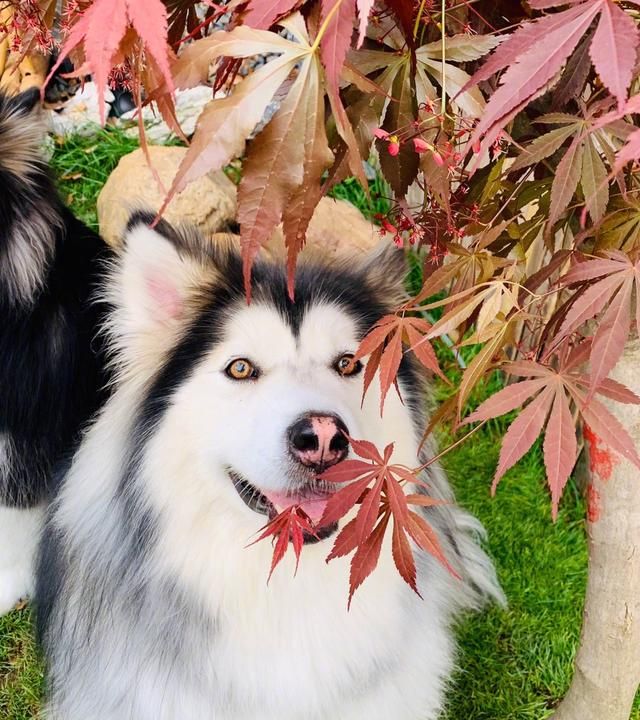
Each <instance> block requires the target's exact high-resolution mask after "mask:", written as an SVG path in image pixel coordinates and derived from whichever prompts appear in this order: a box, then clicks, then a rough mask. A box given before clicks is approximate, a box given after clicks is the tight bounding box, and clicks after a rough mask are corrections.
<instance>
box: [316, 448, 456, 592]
mask: <svg viewBox="0 0 640 720" xmlns="http://www.w3.org/2000/svg"><path fill="white" fill-rule="evenodd" d="M350 443H351V447H352V448H353V450H354V452H355V453H356V455H358V456H359V457H361V458H364V459H363V460H356V459H353V460H345V461H343V462H341V463H339V464H338V465H335V466H333V467H332V468H329V469H328V470H327V471H325V472H324V473H323V475H322V479H323V480H325V481H326V482H334V483H345V482H346V483H347V484H346V485H345V487H343V488H341V489H340V490H338V491H336V492H335V493H334V494H333V495H331V496H330V498H329V501H328V502H327V506H326V508H325V511H324V514H323V516H322V518H321V519H320V521H319V523H318V526H319V527H326V526H328V525H332V524H333V523H335V522H336V521H337V520H339V519H340V518H342V517H344V516H345V515H346V514H347V513H349V512H350V511H351V510H352V509H353V508H354V507H355V505H356V504H359V505H360V508H359V510H358V511H357V514H356V516H355V517H354V518H353V519H352V520H350V521H349V522H348V523H347V524H346V525H345V526H344V527H343V528H342V530H341V531H340V532H339V533H338V536H337V537H336V540H335V542H334V545H333V548H332V550H331V552H330V553H329V556H328V557H327V562H329V561H330V560H333V559H334V558H337V557H342V556H344V555H348V554H349V553H351V552H354V551H355V552H354V555H353V557H352V559H351V572H350V577H349V601H348V604H349V605H351V600H352V598H353V594H354V593H355V591H356V590H357V589H358V587H360V585H362V583H363V582H364V581H365V580H366V578H367V577H368V576H369V575H370V574H371V573H372V572H373V571H374V570H375V568H376V565H377V564H378V559H379V557H380V550H381V548H382V541H383V539H384V536H385V533H386V530H387V527H388V525H389V521H390V520H393V535H392V555H393V561H394V563H395V566H396V568H397V570H398V572H399V573H400V575H401V577H402V578H403V580H404V581H405V582H406V583H407V584H408V585H409V587H411V588H412V590H413V591H414V592H415V593H417V594H418V595H419V594H420V593H419V592H418V586H417V583H416V565H415V560H414V557H413V550H412V548H411V544H410V542H409V540H412V541H413V543H415V545H417V546H418V547H419V548H420V549H421V550H423V551H424V552H427V553H429V554H430V555H433V556H434V557H435V558H437V559H438V560H439V561H440V562H441V563H442V564H443V565H444V566H445V567H446V568H448V570H449V571H450V572H451V573H453V574H454V575H455V572H454V571H453V569H452V568H451V566H450V565H449V563H448V562H447V559H446V558H445V556H444V553H443V551H442V547H441V545H440V541H439V540H438V536H437V534H436V533H435V531H434V530H433V528H431V527H430V525H429V524H428V522H427V521H426V519H425V518H424V517H423V516H422V515H420V514H418V513H416V512H414V511H413V510H411V509H410V505H418V506H422V507H428V506H432V505H438V504H440V502H441V501H439V500H434V499H433V498H430V497H429V496H428V495H426V494H424V493H411V494H409V495H405V492H404V487H406V486H407V484H409V485H410V486H412V485H416V484H417V485H418V486H421V485H423V483H422V482H421V481H420V480H419V479H418V478H417V472H418V471H417V470H410V469H408V468H406V467H404V466H402V465H392V464H390V460H391V456H392V454H393V444H390V445H387V447H386V448H385V449H384V452H383V453H382V455H381V454H380V452H379V451H378V449H377V448H376V447H375V445H373V443H370V442H368V441H366V440H353V439H350Z"/></svg>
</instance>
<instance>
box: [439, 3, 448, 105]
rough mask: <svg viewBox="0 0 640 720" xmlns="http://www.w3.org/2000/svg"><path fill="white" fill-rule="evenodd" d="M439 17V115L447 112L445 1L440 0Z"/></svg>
mask: <svg viewBox="0 0 640 720" xmlns="http://www.w3.org/2000/svg"><path fill="white" fill-rule="evenodd" d="M440 12H441V15H440V26H441V27H440V33H441V51H442V85H441V87H442V98H441V100H440V113H441V114H442V115H444V114H445V112H446V110H447V63H446V59H447V33H446V20H447V3H446V0H442V5H441V10H440Z"/></svg>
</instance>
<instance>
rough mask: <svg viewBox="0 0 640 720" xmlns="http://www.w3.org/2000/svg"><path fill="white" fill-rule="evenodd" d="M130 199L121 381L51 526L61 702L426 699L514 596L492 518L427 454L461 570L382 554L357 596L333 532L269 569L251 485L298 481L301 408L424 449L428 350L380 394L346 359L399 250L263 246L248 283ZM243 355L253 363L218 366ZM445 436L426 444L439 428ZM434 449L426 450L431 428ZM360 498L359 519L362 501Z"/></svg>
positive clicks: (425, 714)
mask: <svg viewBox="0 0 640 720" xmlns="http://www.w3.org/2000/svg"><path fill="white" fill-rule="evenodd" d="M147 221H148V218H144V217H140V216H138V217H135V218H134V219H133V220H132V221H131V223H130V226H129V230H128V232H127V235H126V238H125V249H124V253H123V256H122V258H121V259H119V261H118V263H117V265H116V266H115V267H114V270H113V273H112V276H111V279H110V282H109V284H108V298H109V301H110V302H112V303H113V304H114V305H115V311H114V314H113V316H112V317H111V320H110V335H111V343H112V350H113V352H114V362H115V365H116V368H117V376H118V377H117V380H116V382H115V389H114V392H113V395H112V396H111V397H110V399H109V400H108V401H107V403H106V405H105V406H104V408H103V409H102V410H101V412H100V413H99V415H98V417H97V419H96V421H95V422H94V424H93V425H92V427H91V428H90V429H89V431H88V433H87V434H86V436H85V438H84V440H83V442H82V445H81V447H80V449H79V451H78V453H77V454H76V456H75V458H74V460H73V463H72V465H71V468H70V470H69V472H68V475H67V476H66V478H65V481H64V483H63V485H62V488H61V491H60V494H59V496H58V498H57V500H56V502H55V504H54V507H53V512H52V514H51V517H50V519H49V522H48V526H47V530H46V533H45V538H44V542H43V553H42V560H41V564H40V574H39V586H38V593H37V595H38V626H39V634H40V639H41V642H42V645H43V648H44V653H45V658H46V662H47V668H48V682H47V703H46V710H45V717H46V718H47V720H187V719H189V720H190V719H192V718H199V719H202V720H328V719H332V720H333V719H335V720H364V719H365V718H366V720H389V718H393V719H394V720H433V719H435V718H437V717H439V715H440V712H441V709H442V707H443V704H444V692H445V689H446V686H447V682H448V679H449V677H450V674H451V672H452V668H453V666H454V662H455V642H454V636H453V632H452V622H453V620H454V618H455V616H456V614H457V613H459V612H460V611H461V610H463V609H469V608H472V609H475V608H479V607H480V606H481V605H482V604H483V603H484V602H485V601H486V600H487V599H491V598H492V599H497V600H499V601H501V600H502V593H501V590H500V587H499V585H498V583H497V580H496V576H495V572H494V569H493V567H492V564H491V561H490V560H489V558H488V557H487V555H485V553H484V552H483V550H482V549H481V548H480V546H479V544H478V537H479V536H481V535H482V528H481V526H480V524H479V523H478V522H477V521H476V520H475V519H473V518H472V517H471V516H470V515H469V514H468V513H466V512H465V511H464V510H462V509H461V508H459V507H458V506H456V505H455V503H454V501H453V497H452V494H451V491H450V489H449V486H448V483H447V480H446V477H445V476H444V474H443V472H442V471H441V469H440V468H438V467H434V466H432V467H430V468H429V470H428V472H426V473H425V477H424V479H425V480H426V481H427V482H428V483H429V486H430V492H431V493H432V494H433V495H435V496H438V497H443V498H446V499H447V500H449V501H450V504H447V505H442V506H437V507H433V508H429V510H428V519H429V522H430V523H431V524H432V526H433V527H434V528H435V529H436V531H437V533H438V535H439V537H440V541H441V543H442V544H443V547H444V549H445V552H446V555H447V558H448V559H449V561H450V563H451V564H452V566H453V567H454V568H455V570H456V572H457V573H458V574H459V576H460V579H457V578H455V577H454V576H453V575H451V574H450V573H449V572H448V571H447V570H445V569H444V568H443V567H442V566H441V565H440V564H439V563H437V562H436V561H434V560H433V559H432V558H431V557H429V556H426V555H419V558H418V565H419V570H418V582H419V588H420V591H421V594H422V596H423V598H424V599H420V598H419V597H418V596H417V595H415V594H414V593H413V592H412V591H411V590H410V589H409V588H408V587H407V586H406V585H405V584H404V582H403V581H402V580H401V579H400V577H399V576H398V573H397V571H396V570H395V568H394V566H393V560H392V555H391V548H390V547H389V544H388V543H385V546H384V547H383V549H382V553H381V557H380V561H379V565H378V568H377V569H376V570H375V572H374V573H373V574H372V575H371V577H370V578H368V579H367V581H366V582H365V583H364V585H363V586H362V587H361V588H360V589H359V590H358V591H357V593H356V595H355V597H354V599H353V602H352V605H351V609H350V610H349V611H348V610H347V595H348V587H349V561H348V559H347V558H341V559H337V560H334V561H332V562H331V563H329V564H327V563H326V562H325V558H326V556H327V554H328V552H329V550H330V548H331V544H332V539H326V540H322V541H320V542H317V543H315V544H307V545H305V547H304V549H303V552H302V558H301V561H300V567H299V569H298V571H297V575H296V576H295V577H294V563H293V557H292V556H293V553H289V555H288V556H287V557H286V558H285V560H284V561H283V563H282V564H281V566H279V567H278V568H277V569H276V571H275V573H274V574H273V576H272V578H271V581H270V583H269V585H267V582H266V580H267V574H268V571H269V566H270V562H271V555H272V546H271V544H270V543H269V542H260V543H258V544H256V545H253V546H251V547H247V544H248V543H249V542H250V541H251V540H252V539H254V538H255V534H256V532H257V531H258V530H259V528H260V527H261V526H262V525H264V523H265V522H266V518H265V516H264V515H262V514H260V513H259V512H256V511H255V509H252V508H251V507H248V506H247V504H245V502H243V500H242V498H241V497H240V495H239V493H238V491H237V489H236V488H235V487H234V482H233V481H232V473H235V474H237V475H240V476H242V477H243V478H245V479H246V480H247V481H248V482H249V483H250V484H251V485H252V486H253V487H254V488H255V490H256V492H264V493H269V492H273V493H276V492H280V493H282V492H290V493H293V494H294V495H295V493H296V492H299V491H300V488H301V486H302V485H303V484H304V483H305V482H309V479H308V476H307V475H305V474H304V473H302V472H301V470H300V468H299V467H298V466H297V465H296V463H295V462H293V461H292V458H291V454H290V453H289V452H288V449H287V440H286V438H287V429H288V428H290V427H291V424H292V423H293V422H294V421H295V419H296V418H298V417H300V416H301V414H304V413H307V412H309V411H314V412H322V413H330V414H333V415H337V416H339V417H340V418H341V419H342V420H343V421H344V423H345V424H346V426H347V427H348V429H349V432H350V434H351V435H352V436H353V437H356V438H364V439H368V440H370V441H372V442H374V443H376V445H378V446H379V447H384V446H385V445H386V444H387V443H389V442H395V451H394V456H393V458H394V461H395V462H397V463H401V464H405V465H406V466H409V467H413V466H415V465H416V464H417V463H419V462H420V457H421V456H420V454H419V452H418V446H419V441H420V436H421V430H422V428H423V427H424V425H423V421H424V418H423V409H422V408H423V405H424V393H423V391H422V387H423V383H422V380H421V378H420V373H419V372H418V370H417V369H416V368H415V367H414V366H413V365H412V364H411V363H410V362H409V361H407V360H404V361H403V363H402V368H401V372H400V381H399V388H400V392H401V394H402V400H401V399H400V397H398V395H397V394H396V393H395V392H391V393H390V394H389V396H388V398H387V401H386V405H385V409H384V414H383V415H382V416H381V415H380V410H379V404H378V403H379V398H378V393H379V387H378V386H377V384H376V383H377V381H376V382H374V385H373V386H372V388H371V389H370V390H369V392H368V393H367V396H366V398H365V401H364V404H363V405H362V406H361V396H362V383H363V374H362V373H360V374H359V375H357V376H355V377H342V376H340V375H339V374H338V373H337V372H336V370H335V367H334V363H335V359H336V357H339V356H340V355H341V354H343V353H345V352H353V351H354V350H355V348H356V347H357V345H358V342H359V340H360V338H361V337H362V336H363V334H364V333H365V331H366V330H367V328H368V327H370V326H371V325H372V323H374V322H375V321H376V320H377V319H379V318H380V317H381V316H382V315H383V314H385V313H386V312H388V311H389V309H390V307H391V305H392V303H393V302H394V301H395V298H396V296H397V295H398V294H399V293H400V292H401V281H402V274H403V273H402V263H403V260H402V254H399V255H396V256H393V254H392V253H391V254H390V253H387V254H386V255H384V256H376V257H373V258H370V259H368V260H367V261H363V262H358V261H354V262H353V263H351V265H352V267H351V268H350V269H345V268H337V267H328V266H326V265H323V264H319V265H313V264H309V265H306V266H304V267H302V268H299V270H298V272H297V277H296V289H295V302H291V301H290V300H289V298H288V296H287V288H286V278H285V275H284V271H283V269H282V268H280V267H279V266H277V265H271V264H258V265H257V266H256V267H255V268H254V273H253V300H252V303H251V305H247V303H246V299H245V296H244V289H243V280H242V267H241V262H240V259H239V258H238V257H237V255H236V254H235V253H234V252H233V251H232V250H226V249H221V248H213V247H211V246H209V245H207V244H205V243H204V241H202V240H200V239H199V238H197V237H195V236H194V235H193V234H191V233H182V232H175V231H174V230H172V229H171V228H170V227H168V226H167V225H166V224H161V225H159V226H158V229H157V230H156V231H154V230H150V229H149V228H148V226H147ZM235 358H248V359H250V360H251V362H252V363H254V364H255V366H256V367H257V368H259V369H260V376H259V377H258V378H257V379H253V380H243V381H238V380H233V379H231V378H230V377H228V375H227V374H226V373H225V368H227V367H228V365H229V363H230V362H232V361H233V360H234V359H235ZM430 450H431V451H433V449H432V448H431V449H430ZM427 452H429V449H427ZM347 519H348V518H347Z"/></svg>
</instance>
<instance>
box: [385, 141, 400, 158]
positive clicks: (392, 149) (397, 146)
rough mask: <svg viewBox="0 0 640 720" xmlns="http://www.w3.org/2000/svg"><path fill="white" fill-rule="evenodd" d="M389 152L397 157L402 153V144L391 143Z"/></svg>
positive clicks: (388, 146)
mask: <svg viewBox="0 0 640 720" xmlns="http://www.w3.org/2000/svg"><path fill="white" fill-rule="evenodd" d="M387 150H388V151H389V155H391V156H392V157H395V156H396V155H397V154H398V153H399V152H400V143H398V142H390V143H389V145H387Z"/></svg>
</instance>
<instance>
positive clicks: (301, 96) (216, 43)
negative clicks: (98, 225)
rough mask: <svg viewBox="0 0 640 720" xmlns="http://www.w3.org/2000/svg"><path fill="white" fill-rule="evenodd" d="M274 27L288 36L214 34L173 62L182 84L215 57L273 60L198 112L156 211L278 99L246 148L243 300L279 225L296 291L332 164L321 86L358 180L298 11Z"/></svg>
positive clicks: (335, 101)
mask: <svg viewBox="0 0 640 720" xmlns="http://www.w3.org/2000/svg"><path fill="white" fill-rule="evenodd" d="M279 24H280V25H282V26H283V27H284V28H285V29H286V30H287V31H288V32H289V34H290V36H292V37H293V39H292V40H290V39H287V38H284V37H281V36H280V35H278V34H276V33H273V32H268V31H266V30H256V29H253V28H249V27H247V26H239V27H235V28H234V29H232V30H229V31H220V32H215V33H213V34H212V35H211V36H209V37H207V38H205V39H203V40H198V41H196V42H195V43H193V44H192V45H191V46H190V47H189V48H187V49H186V51H185V53H184V60H183V59H182V57H181V58H180V59H178V63H177V70H176V76H177V78H178V79H179V84H180V83H181V82H182V80H183V78H185V79H186V78H188V82H189V83H193V82H194V80H195V79H196V78H198V77H200V78H201V79H202V77H203V74H204V73H207V72H208V67H209V64H210V63H211V62H212V61H214V60H217V59H219V58H222V57H229V58H245V57H251V56H252V55H256V54H268V55H276V56H277V57H274V58H273V59H270V60H269V61H268V62H267V63H266V64H265V65H264V66H262V67H260V68H258V69H256V70H254V71H253V72H251V73H250V74H249V75H248V76H247V77H246V78H244V79H243V80H242V81H240V82H238V83H237V84H236V85H235V86H234V88H233V90H232V92H231V94H230V95H228V96H227V97H224V98H218V99H214V100H212V101H210V102H209V104H208V105H207V106H206V107H205V108H204V110H203V111H202V114H201V115H200V118H199V120H198V124H197V127H196V132H195V135H194V137H193V141H192V143H191V146H190V147H189V149H188V150H187V153H186V155H185V157H184V159H183V161H182V163H181V165H180V168H179V169H178V173H177V174H176V176H175V178H174V182H173V185H172V187H171V189H170V191H169V195H168V197H167V198H166V199H165V203H164V205H163V208H162V209H161V212H162V210H164V208H165V207H166V205H167V203H168V202H169V200H170V199H171V197H172V196H173V195H174V194H175V193H177V192H180V191H181V190H182V189H183V188H184V187H185V186H186V185H187V184H188V183H189V182H191V181H193V180H196V179H197V178H199V177H201V176H202V175H204V174H205V173H207V172H210V171H212V170H218V169H220V168H222V167H223V166H224V165H226V164H227V163H228V162H229V161H230V160H232V159H233V158H234V157H238V156H240V155H242V153H243V152H244V149H245V144H246V141H247V138H249V136H250V135H251V133H252V132H253V131H254V129H255V127H256V126H257V125H258V123H259V122H260V121H261V120H262V119H263V118H264V115H265V111H266V109H267V106H268V105H269V103H271V101H272V99H273V98H274V96H275V95H276V93H278V96H279V99H280V104H279V107H278V109H277V110H276V112H275V113H274V115H273V117H272V118H271V119H270V120H269V121H268V122H267V123H266V124H265V127H264V128H263V130H262V131H261V132H260V133H259V134H258V135H257V136H256V138H255V140H254V141H253V142H252V143H251V144H250V146H249V148H248V152H247V154H246V158H245V162H244V172H243V177H242V182H241V184H240V188H239V193H238V222H239V223H240V240H241V245H242V255H243V264H244V276H245V287H246V290H247V296H248V299H250V297H251V282H250V279H251V267H252V264H253V261H254V259H255V257H256V255H257V253H258V252H259V250H260V248H261V247H262V245H264V244H265V243H267V242H268V241H269V239H270V237H271V235H272V233H273V231H274V230H275V228H276V226H277V225H278V223H279V222H280V221H282V222H283V230H284V235H285V239H286V244H287V249H288V281H289V282H288V284H289V293H290V294H291V295H292V293H293V272H294V268H295V262H296V258H297V255H298V253H299V252H300V250H301V249H302V246H303V244H304V239H305V234H306V229H307V227H308V225H309V222H310V220H311V216H312V214H313V210H314V209H315V206H316V205H317V203H318V201H319V200H320V197H321V192H320V189H321V178H322V175H323V173H324V171H325V170H326V169H327V168H328V167H329V165H330V164H331V162H332V160H333V153H332V152H331V150H330V148H329V145H328V140H327V135H326V129H325V122H324V92H325V89H326V90H327V91H328V92H329V100H330V102H331V106H332V108H333V110H334V115H335V118H336V125H337V128H338V130H339V131H340V132H341V133H342V135H343V137H344V138H346V142H347V147H348V149H349V158H350V161H349V167H350V169H351V171H352V172H353V174H354V175H356V176H358V177H360V178H361V179H364V174H363V173H364V171H363V169H362V160H361V158H360V154H359V150H358V146H357V143H356V142H355V138H354V136H353V129H352V128H351V124H350V122H349V120H348V119H347V117H346V113H345V111H344V107H342V105H341V101H340V98H339V96H338V89H337V88H335V89H334V90H335V92H333V93H332V92H331V86H330V85H328V84H327V85H326V87H325V83H324V82H323V70H322V65H321V62H320V57H319V55H320V53H319V51H318V50H317V48H316V47H315V44H313V43H312V42H311V41H310V39H309V35H308V31H307V27H306V24H305V21H304V19H303V17H302V15H300V13H295V14H294V15H291V16H289V17H287V18H285V19H284V20H280V21H279ZM340 110H341V113H342V114H340V112H339V111H340ZM364 184H365V185H366V180H365V181H364Z"/></svg>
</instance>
